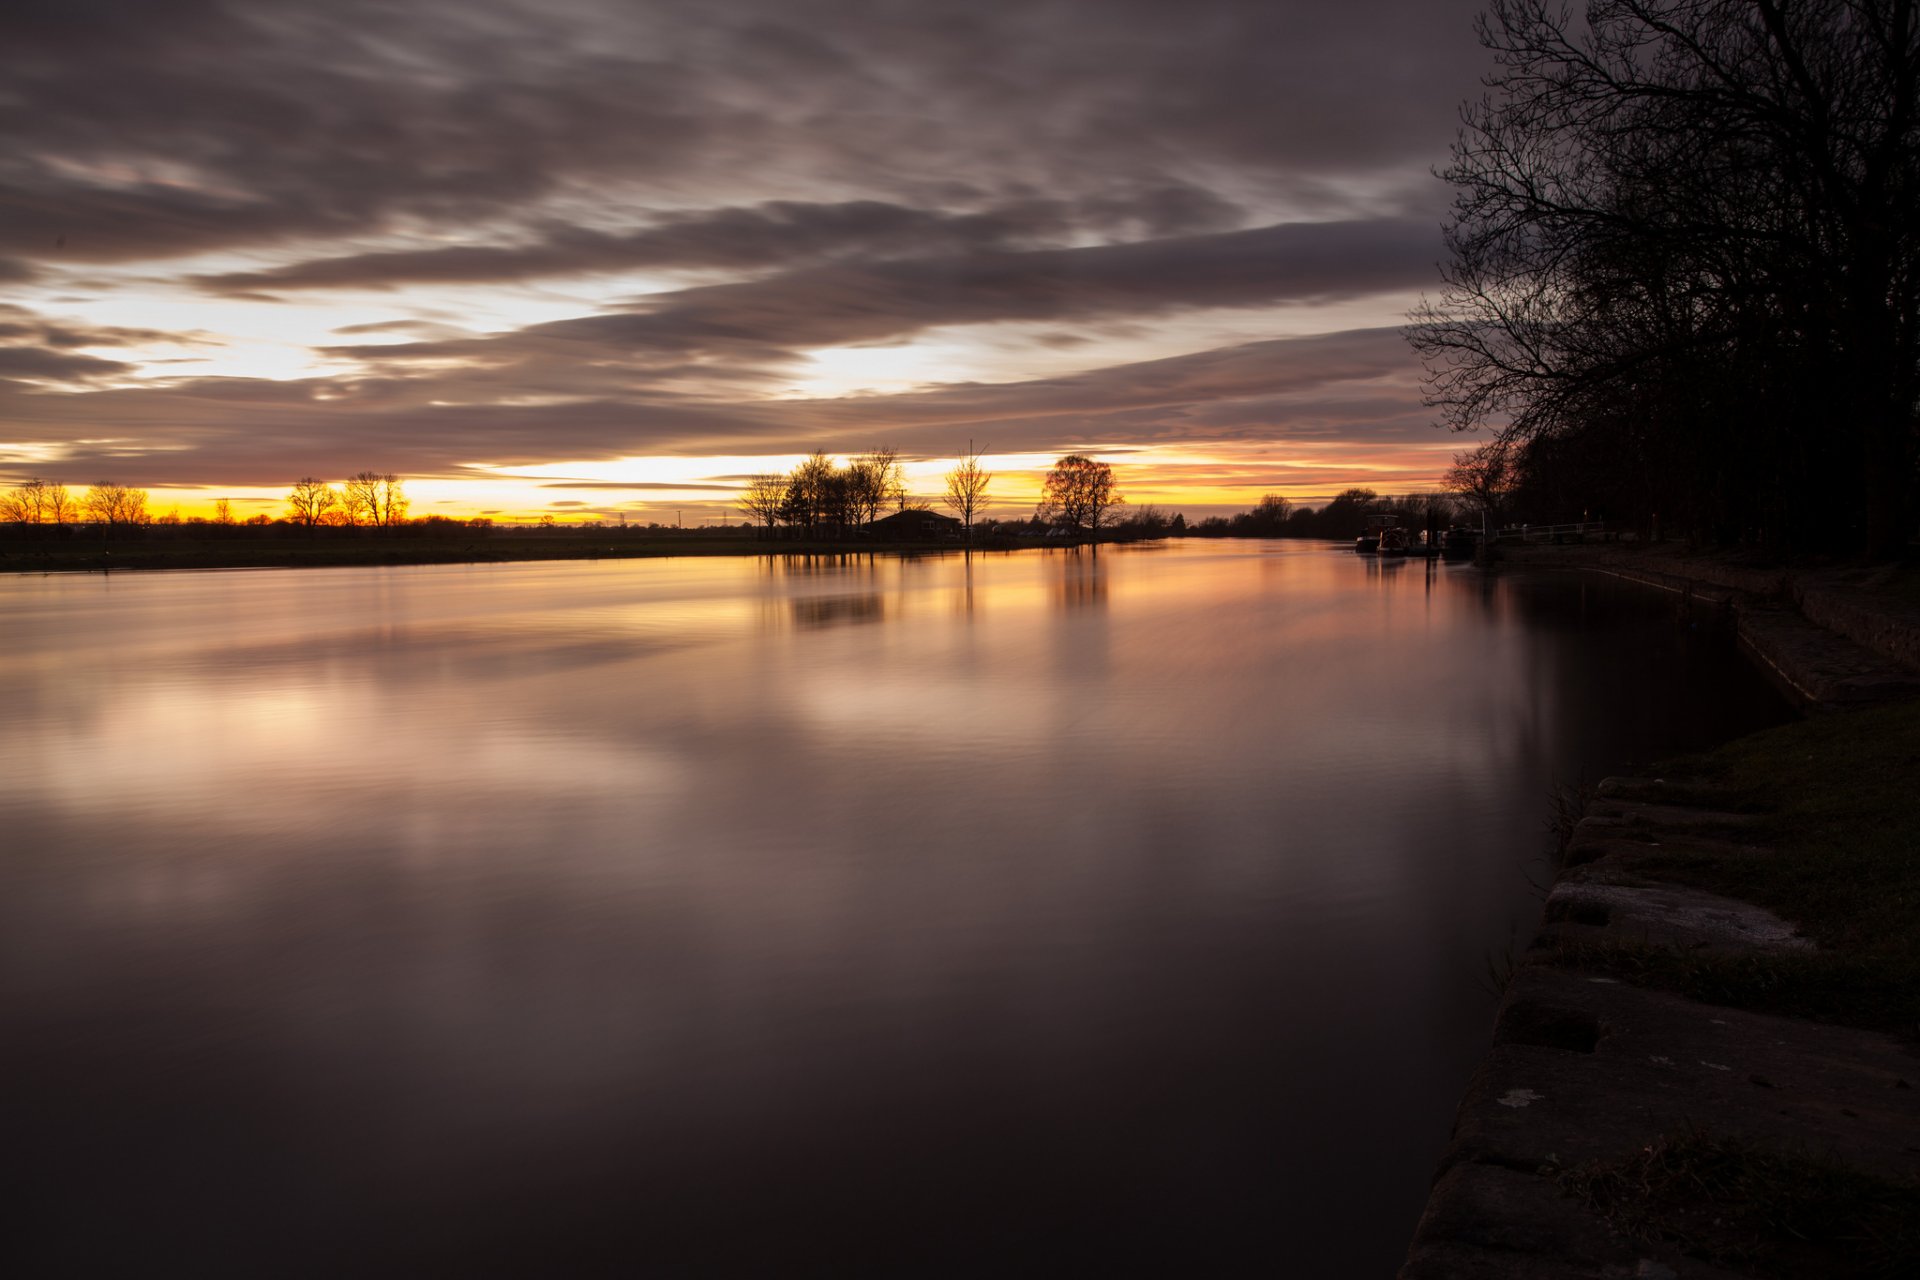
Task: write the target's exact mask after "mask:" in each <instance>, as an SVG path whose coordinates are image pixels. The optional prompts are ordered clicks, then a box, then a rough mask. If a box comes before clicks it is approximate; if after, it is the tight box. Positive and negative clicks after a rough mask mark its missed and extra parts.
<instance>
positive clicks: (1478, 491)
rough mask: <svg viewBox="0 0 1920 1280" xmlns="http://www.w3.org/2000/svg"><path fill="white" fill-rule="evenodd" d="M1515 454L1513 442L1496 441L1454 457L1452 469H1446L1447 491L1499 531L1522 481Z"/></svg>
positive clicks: (1489, 441) (1496, 439)
mask: <svg viewBox="0 0 1920 1280" xmlns="http://www.w3.org/2000/svg"><path fill="white" fill-rule="evenodd" d="M1516 452H1517V450H1516V447H1515V446H1514V444H1513V443H1512V442H1511V441H1508V440H1502V439H1498V438H1495V439H1492V440H1488V441H1487V442H1486V443H1484V444H1481V445H1479V446H1477V447H1475V448H1472V449H1469V450H1467V451H1466V452H1465V453H1456V454H1454V455H1453V465H1452V466H1451V467H1448V468H1447V478H1446V486H1447V491H1448V492H1449V493H1457V494H1459V495H1460V497H1461V499H1462V500H1463V501H1465V502H1466V503H1468V504H1469V505H1470V506H1472V507H1473V509H1474V510H1476V511H1478V512H1480V513H1481V515H1482V517H1483V518H1484V519H1485V521H1486V523H1487V524H1489V525H1492V526H1494V527H1496V528H1497V527H1499V525H1500V524H1501V523H1502V522H1503V521H1504V520H1505V519H1506V515H1507V506H1508V504H1509V503H1510V502H1512V500H1513V491H1514V488H1515V484H1516V481H1517V480H1518V478H1519V477H1518V475H1517V468H1516V467H1515V466H1514V454H1515V453H1516Z"/></svg>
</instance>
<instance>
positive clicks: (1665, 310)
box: [1409, 0, 1920, 555]
mask: <svg viewBox="0 0 1920 1280" xmlns="http://www.w3.org/2000/svg"><path fill="white" fill-rule="evenodd" d="M1480 33H1481V40H1482V43H1483V44H1484V45H1485V46H1486V47H1487V48H1488V49H1489V50H1491V51H1492V53H1493V54H1494V56H1495V59H1496V62H1497V70H1496V72H1495V73H1494V75H1493V76H1492V77H1491V78H1490V79H1489V80H1488V81H1487V84H1488V92H1487V94H1486V96H1485V97H1484V98H1482V99H1481V100H1480V101H1478V102H1476V103H1474V104H1471V105H1470V106H1469V107H1468V108H1467V109H1466V111H1465V112H1464V113H1463V119H1462V130H1461V133H1460V138H1459V141H1458V142H1457V143H1456V145H1455V147H1454V149H1453V154H1452V161H1451V164H1450V165H1449V167H1448V168H1447V169H1446V170H1445V171H1444V174H1443V176H1444V177H1445V178H1447V179H1448V180H1449V181H1450V182H1451V183H1452V185H1453V188H1454V192H1455V197H1454V205H1453V211H1452V214H1451V217H1450V219H1449V221H1448V223H1447V226H1446V239H1447V245H1448V250H1449V261H1448V264H1447V266H1446V268H1445V270H1444V277H1443V286H1442V290H1441V294H1440V296H1439V298H1438V299H1436V300H1434V301H1432V302H1430V303H1428V304H1425V305H1423V306H1422V307H1421V308H1420V309H1419V310H1417V311H1416V312H1415V313H1414V315H1413V316H1412V317H1411V319H1412V325H1411V327H1410V329H1409V337H1410V339H1411V341H1412V343H1413V346H1414V347H1415V349H1416V350H1417V351H1418V352H1419V353H1420V354H1421V356H1422V357H1423V360H1424V363H1425V365H1426V370H1427V399H1428V403H1429V404H1430V405H1431V406H1433V407H1435V408H1437V409H1438V410H1439V411H1440V413H1441V415H1442V418H1443V421H1444V422H1445V423H1446V425H1449V426H1451V427H1453V428H1455V429H1458V430H1474V429H1480V428H1484V429H1487V430H1488V431H1489V432H1490V433H1491V437H1490V439H1489V441H1488V442H1487V443H1486V444H1484V445H1482V446H1480V447H1479V448H1478V449H1476V450H1473V451H1470V452H1468V453H1466V454H1463V455H1461V456H1460V457H1459V458H1458V459H1457V460H1456V474H1455V475H1454V476H1453V477H1452V480H1453V482H1454V483H1455V485H1456V487H1458V488H1459V489H1461V490H1462V491H1469V490H1470V491H1473V492H1475V493H1477V494H1480V495H1482V496H1483V497H1484V498H1485V499H1486V500H1487V501H1488V502H1489V503H1490V504H1493V505H1502V506H1507V507H1512V508H1515V509H1520V510H1525V511H1526V512H1527V513H1528V517H1529V518H1531V519H1533V520H1535V521H1545V520H1566V519H1572V518H1577V516H1578V513H1579V512H1581V511H1582V510H1602V509H1604V510H1606V511H1607V512H1608V513H1609V515H1610V516H1611V515H1617V516H1619V517H1624V518H1626V519H1628V520H1630V521H1633V522H1636V523H1638V524H1639V525H1641V527H1642V528H1644V529H1648V530H1652V529H1654V528H1656V527H1657V524H1656V522H1659V521H1664V523H1665V525H1666V528H1667V530H1668V531H1669V532H1673V531H1684V532H1688V533H1690V534H1693V535H1697V536H1700V537H1702V538H1704V539H1708V540H1712V541H1716V542H1735V541H1738V542H1747V543H1754V544H1760V545H1765V546H1770V547H1777V548H1779V549H1781V550H1793V549H1802V548H1804V549H1845V550H1851V551H1866V552H1868V553H1871V554H1876V555H1886V554H1892V553H1896V552H1898V551H1900V550H1901V549H1902V548H1903V547H1904V546H1905V545H1906V544H1907V543H1908V542H1909V541H1910V539H1911V538H1912V536H1913V533H1914V522H1915V517H1916V514H1920V502H1917V501H1916V494H1917V493H1920V6H1916V5H1915V4H1913V3H1912V0H1594V2H1593V3H1590V4H1587V5H1584V6H1578V7H1575V8H1574V9H1569V8H1568V7H1566V6H1563V5H1561V4H1559V3H1558V2H1557V0H1492V2H1491V3H1490V4H1489V6H1488V8H1487V11H1486V13H1485V15H1484V17H1483V18H1482V19H1481V22H1480Z"/></svg>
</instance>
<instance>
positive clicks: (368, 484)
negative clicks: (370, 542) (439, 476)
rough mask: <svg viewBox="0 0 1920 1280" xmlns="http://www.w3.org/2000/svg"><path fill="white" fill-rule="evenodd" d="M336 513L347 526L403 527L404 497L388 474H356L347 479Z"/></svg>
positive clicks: (398, 481)
mask: <svg viewBox="0 0 1920 1280" xmlns="http://www.w3.org/2000/svg"><path fill="white" fill-rule="evenodd" d="M339 509H340V511H341V513H342V514H343V515H344V516H345V517H346V523H348V524H356V525H357V524H371V525H382V526H386V527H392V526H395V525H400V524H405V523H406V519H407V497H406V493H405V490H404V489H403V487H402V484H401V480H400V477H399V476H397V475H394V474H393V473H392V472H379V471H360V472H356V473H355V474H353V475H351V476H349V477H347V482H346V484H345V485H344V486H343V487H342V489H341V492H340V499H339Z"/></svg>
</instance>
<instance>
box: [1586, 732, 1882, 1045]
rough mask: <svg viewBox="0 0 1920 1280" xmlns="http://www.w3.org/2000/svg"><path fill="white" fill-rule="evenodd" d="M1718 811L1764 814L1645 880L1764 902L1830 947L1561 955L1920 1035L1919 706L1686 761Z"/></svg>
mask: <svg viewBox="0 0 1920 1280" xmlns="http://www.w3.org/2000/svg"><path fill="white" fill-rule="evenodd" d="M1667 768H1668V769H1669V770H1671V771H1673V773H1674V775H1675V776H1687V777H1693V778H1698V779H1700V780H1701V783H1702V784H1704V787H1705V788H1706V790H1703V791H1702V794H1712V795H1714V796H1715V797H1716V799H1715V801H1714V807H1716V808H1722V809H1732V810H1741V811H1747V812H1754V813H1758V814H1760V815H1762V816H1761V817H1760V819H1759V821H1758V823H1757V825H1756V826H1755V827H1753V828H1751V829H1743V830H1742V831H1741V832H1740V837H1741V842H1740V845H1739V846H1737V847H1729V848H1728V849H1727V850H1726V851H1725V852H1712V851H1703V850H1702V849H1700V848H1698V847H1693V848H1685V847H1683V848H1682V850H1680V851H1677V852H1675V853H1672V854H1650V855H1647V856H1645V857H1643V858H1639V859H1636V861H1635V865H1634V870H1635V873H1636V874H1644V875H1646V876H1648V877H1649V878H1652V879H1657V880H1664V881H1669V882H1673V883H1679V884H1686V885H1692V886H1694V887H1697V888H1702V889H1706V890H1709V891H1711V892H1714V893H1720V894H1724V895H1726V896H1728V897H1732V898H1738V899H1741V900H1742V901H1746V902H1752V903H1755V904H1757V905H1759V906H1763V907H1767V908H1768V909H1770V910H1772V911H1774V912H1775V913H1776V914H1778V915H1780V916H1782V917H1784V918H1785V919H1788V920H1790V921H1792V922H1793V923H1794V924H1795V925H1797V926H1798V927H1799V928H1800V930H1801V932H1802V933H1803V934H1804V935H1805V936H1807V937H1808V938H1810V939H1812V941H1813V942H1814V943H1815V945H1816V946H1817V947H1818V948H1819V950H1818V951H1817V952H1812V953H1803V954H1796V953H1768V954H1755V955H1743V956H1724V955H1707V954H1699V953H1685V952H1677V951H1673V950H1671V949H1668V948H1659V947H1643V946H1632V945H1619V944H1608V945H1603V946H1592V945H1588V946H1579V947H1569V948H1565V949H1563V950H1562V951H1561V952H1560V953H1559V954H1558V955H1557V956H1556V959H1559V960H1562V961H1565V962H1570V963H1578V964H1581V965H1591V966H1594V967H1598V968H1601V969H1603V970H1606V971H1607V972H1610V973H1613V974H1616V975H1618V976H1621V977H1624V978H1626V979H1628V980H1629V981H1634V982H1638V983H1642V984H1644V985H1651V986H1659V987H1663V988H1667V989H1671V990H1677V991H1680V992H1682V993H1684V994H1686V995H1689V996H1693V997H1695V998H1697V999H1701V1000H1710V1001H1713V1002H1715V1003H1721V1004H1728V1005H1732V1006H1735V1007H1740V1008H1748V1009H1757V1010H1760V1011H1763V1012H1773V1013H1784V1014H1791V1015H1795V1016H1801V1017H1808V1018H1815V1019H1819V1020H1822V1021H1830V1022H1840V1023H1845V1024H1847V1025H1851V1026H1863V1027H1869V1028H1872V1029H1875V1030H1881V1031H1890V1032H1895V1033H1899V1034H1902V1035H1904V1036H1908V1037H1913V1036H1915V1035H1916V1034H1917V1033H1920V929H1915V928H1914V921H1915V920H1917V919H1920V701H1908V702H1903V703H1898V704H1894V705H1889V706H1883V707H1876V708H1871V709H1866V710H1860V711H1853V712H1847V713H1845V714H1836V715H1829V716H1823V717H1820V718H1817V719H1812V720H1806V721H1801V722H1798V723H1794V724H1788V725H1782V726H1780V727H1778V728H1774V729H1769V730H1766V731H1763V732H1761V733H1757V734H1753V735H1751V736H1750V737H1746V738H1742V739H1740V740H1738V741H1736V742H1732V743H1729V744H1727V745H1726V746H1724V747H1721V748H1719V749H1717V750H1715V751H1712V752H1708V753H1706V754H1704V755H1701V756H1697V757H1693V758H1690V759H1687V760H1682V761H1675V762H1670V763H1669V765H1668V766H1667Z"/></svg>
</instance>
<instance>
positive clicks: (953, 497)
mask: <svg viewBox="0 0 1920 1280" xmlns="http://www.w3.org/2000/svg"><path fill="white" fill-rule="evenodd" d="M992 482H993V473H992V472H991V471H988V470H986V469H985V468H984V467H982V466H981V465H980V455H979V454H978V453H976V452H974V448H973V441H971V440H969V441H967V451H966V453H964V454H963V455H961V458H960V462H959V464H958V465H957V466H955V467H954V468H953V470H951V471H949V472H947V496H946V504H947V506H948V507H950V508H952V510H953V513H954V514H955V515H957V516H959V517H960V520H961V523H963V524H965V525H966V527H967V537H968V538H969V539H971V538H972V537H973V521H974V518H975V517H976V516H978V515H979V514H980V513H981V512H983V511H985V510H986V509H987V486H988V485H990V484H991V483H992Z"/></svg>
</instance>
